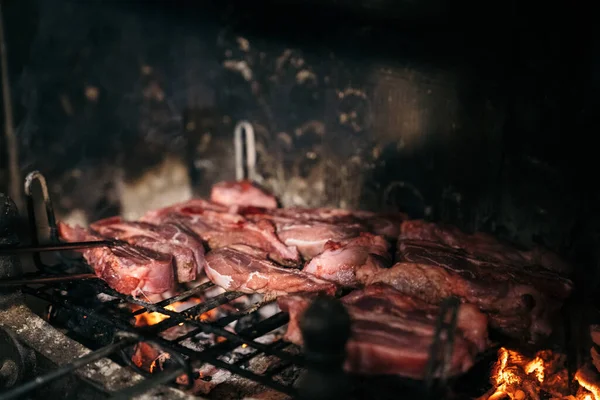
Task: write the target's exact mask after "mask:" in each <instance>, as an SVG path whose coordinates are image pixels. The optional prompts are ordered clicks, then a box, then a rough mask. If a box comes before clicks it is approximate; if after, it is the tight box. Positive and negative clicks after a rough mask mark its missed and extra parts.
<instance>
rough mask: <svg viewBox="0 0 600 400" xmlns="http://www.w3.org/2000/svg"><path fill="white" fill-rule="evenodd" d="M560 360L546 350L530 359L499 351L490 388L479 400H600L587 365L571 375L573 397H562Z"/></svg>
mask: <svg viewBox="0 0 600 400" xmlns="http://www.w3.org/2000/svg"><path fill="white" fill-rule="evenodd" d="M564 359H565V358H564V355H561V354H559V353H552V352H551V351H550V350H544V351H539V352H538V353H537V354H536V355H535V357H534V358H529V357H526V356H524V355H522V354H520V353H519V352H516V351H514V350H508V349H505V348H501V349H500V350H499V351H498V360H497V361H496V364H495V365H494V368H493V370H492V375H491V383H492V384H493V385H494V387H493V389H491V390H490V391H489V392H488V393H487V394H486V395H484V397H482V398H481V399H487V400H494V399H500V398H510V399H511V400H522V399H528V398H537V397H536V396H538V395H539V393H541V392H544V393H546V394H547V395H548V396H551V397H552V398H553V399H564V400H567V399H570V400H575V399H577V400H600V374H598V372H597V371H596V369H595V368H594V367H593V366H591V364H586V365H584V366H583V367H582V368H580V369H579V370H578V371H577V373H576V375H575V380H576V381H577V382H578V383H579V390H578V392H577V394H576V395H575V396H573V395H571V396H567V395H566V394H567V393H568V392H569V388H568V384H567V383H568V381H567V379H566V377H567V376H568V375H567V372H566V366H565V365H563V364H564ZM560 360H562V361H560ZM490 393H491V395H490Z"/></svg>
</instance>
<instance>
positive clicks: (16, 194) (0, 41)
mask: <svg viewBox="0 0 600 400" xmlns="http://www.w3.org/2000/svg"><path fill="white" fill-rule="evenodd" d="M7 53H8V50H7V46H6V39H5V34H4V11H3V9H2V3H1V2H0V63H1V64H2V65H1V67H2V100H3V103H4V137H5V138H6V147H7V153H8V154H7V157H8V163H7V165H8V171H9V185H10V186H9V194H10V197H12V200H13V201H14V202H15V204H16V205H17V208H18V209H21V210H22V209H23V208H22V207H23V195H22V194H21V188H20V187H19V186H20V184H21V173H20V170H19V142H18V140H17V134H16V133H15V127H14V123H13V108H12V96H11V90H10V77H9V73H8V54H7Z"/></svg>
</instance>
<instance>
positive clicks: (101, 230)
mask: <svg viewBox="0 0 600 400" xmlns="http://www.w3.org/2000/svg"><path fill="white" fill-rule="evenodd" d="M90 228H91V229H92V230H93V231H95V232H97V233H98V234H100V235H101V236H104V237H107V238H111V239H117V240H123V241H126V242H127V243H129V244H132V245H136V246H139V247H143V248H146V249H150V250H154V251H157V252H160V253H165V254H170V255H172V256H173V259H174V261H175V270H176V272H177V281H178V282H181V283H183V282H191V281H194V280H196V277H197V276H198V274H199V273H201V272H202V271H203V270H204V267H205V265H206V261H205V260H204V246H203V245H202V242H201V240H200V239H199V238H198V237H197V236H196V235H195V234H193V233H192V232H190V231H189V230H188V229H187V228H185V227H184V226H183V225H181V224H176V223H170V222H165V223H163V224H160V225H153V224H150V223H147V222H135V221H124V220H123V219H121V218H120V217H112V218H106V219H103V220H100V221H97V222H94V223H92V224H91V225H90Z"/></svg>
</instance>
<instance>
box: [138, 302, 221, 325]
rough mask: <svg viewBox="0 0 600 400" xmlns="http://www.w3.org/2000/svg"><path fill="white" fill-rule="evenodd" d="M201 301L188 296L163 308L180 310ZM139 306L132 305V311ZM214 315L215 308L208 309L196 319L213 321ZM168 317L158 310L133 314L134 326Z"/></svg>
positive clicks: (148, 323) (215, 314)
mask: <svg viewBox="0 0 600 400" xmlns="http://www.w3.org/2000/svg"><path fill="white" fill-rule="evenodd" d="M201 302H202V300H200V299H198V298H190V299H187V300H185V301H177V302H175V303H173V304H169V305H168V306H166V307H165V310H169V311H176V312H181V311H184V310H187V309H188V308H190V307H192V306H194V305H196V304H199V303H201ZM141 308H142V307H141V306H134V308H133V309H132V311H137V310H139V309H141ZM216 316H217V310H210V311H207V312H205V313H204V314H201V315H199V316H198V317H197V319H199V320H200V321H213V320H214V319H215V318H216ZM168 318H169V316H168V315H165V314H161V313H159V312H145V313H142V314H138V315H136V316H135V326H138V327H142V326H151V325H156V324H158V323H159V322H162V321H164V320H165V319H168ZM180 325H181V324H180Z"/></svg>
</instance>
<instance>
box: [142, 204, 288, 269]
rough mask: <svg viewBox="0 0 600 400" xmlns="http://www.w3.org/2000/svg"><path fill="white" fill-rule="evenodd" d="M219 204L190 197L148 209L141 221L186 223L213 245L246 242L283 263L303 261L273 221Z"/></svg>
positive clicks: (210, 245)
mask: <svg viewBox="0 0 600 400" xmlns="http://www.w3.org/2000/svg"><path fill="white" fill-rule="evenodd" d="M219 207H221V206H218V205H217V206H216V207H215V205H214V204H213V203H210V202H206V201H201V200H191V201H188V202H185V203H181V204H176V205H174V206H171V207H167V208H164V209H161V210H158V211H152V212H150V213H147V214H146V215H145V216H144V217H142V221H145V222H150V223H153V224H162V223H166V222H176V223H180V224H183V225H185V226H186V227H187V228H188V229H190V230H191V231H193V232H194V233H195V234H197V235H198V236H199V237H200V238H202V240H204V241H206V242H207V244H208V247H209V248H211V249H217V248H220V247H226V246H230V245H234V244H244V245H248V246H251V247H256V248H259V249H262V250H265V251H266V252H268V253H269V258H271V259H272V260H274V261H276V262H278V263H280V264H283V265H288V266H296V265H298V264H299V263H300V254H299V253H298V250H297V249H296V248H295V247H292V246H286V245H285V244H284V243H283V242H281V240H279V238H278V237H277V235H276V234H275V227H274V226H273V224H272V223H271V222H270V221H267V220H259V221H256V222H252V221H248V220H247V219H246V218H244V217H243V216H241V215H238V214H234V213H230V212H228V211H227V209H225V210H224V209H222V208H219Z"/></svg>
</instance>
